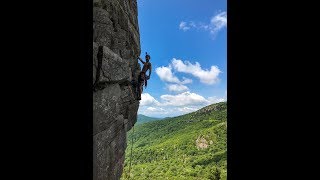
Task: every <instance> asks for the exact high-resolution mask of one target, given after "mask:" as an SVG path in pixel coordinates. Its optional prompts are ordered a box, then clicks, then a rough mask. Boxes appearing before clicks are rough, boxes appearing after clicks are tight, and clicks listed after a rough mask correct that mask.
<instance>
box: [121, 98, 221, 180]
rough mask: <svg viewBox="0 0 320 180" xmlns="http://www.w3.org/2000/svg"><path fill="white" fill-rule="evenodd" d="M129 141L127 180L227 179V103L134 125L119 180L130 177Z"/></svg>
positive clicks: (129, 134)
mask: <svg viewBox="0 0 320 180" xmlns="http://www.w3.org/2000/svg"><path fill="white" fill-rule="evenodd" d="M132 138H133V139H134V144H133V152H132V167H131V173H130V178H133V179H213V180H216V179H223V180H225V179H226V178H227V177H226V176H227V102H221V103H217V104H212V105H209V106H207V107H204V108H202V109H200V110H198V111H195V112H193V113H189V114H186V115H182V116H178V117H174V118H166V119H163V120H160V121H151V122H147V123H143V124H141V125H137V126H136V127H135V132H134V134H132V130H130V131H129V132H128V142H127V144H128V148H127V150H126V160H125V167H124V171H123V174H122V177H121V179H127V178H128V177H129V172H128V171H129V162H130V149H131V139H132ZM129 140H130V141H129Z"/></svg>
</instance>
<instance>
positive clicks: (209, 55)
mask: <svg viewBox="0 0 320 180" xmlns="http://www.w3.org/2000/svg"><path fill="white" fill-rule="evenodd" d="M226 11H227V2H226V0H198V1H194V0H161V1H159V0H138V21H139V29H140V42H141V56H140V57H141V58H142V59H145V58H144V56H145V52H148V53H149V54H150V55H151V60H150V62H151V63H152V74H151V79H150V80H149V81H148V87H147V88H146V89H144V91H143V94H142V99H141V101H140V108H139V113H140V114H144V115H147V116H152V117H173V116H178V115H182V114H186V113H189V112H193V111H195V110H197V109H200V108H202V107H204V106H207V105H209V104H212V103H216V102H220V101H226V98H227V12H226ZM141 67H142V66H141Z"/></svg>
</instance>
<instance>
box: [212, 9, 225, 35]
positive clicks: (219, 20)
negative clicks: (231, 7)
mask: <svg viewBox="0 0 320 180" xmlns="http://www.w3.org/2000/svg"><path fill="white" fill-rule="evenodd" d="M226 26H227V13H226V12H221V13H219V14H217V15H215V16H213V17H212V18H211V21H210V33H211V34H216V33H217V32H218V31H220V30H221V29H222V28H224V27H226Z"/></svg>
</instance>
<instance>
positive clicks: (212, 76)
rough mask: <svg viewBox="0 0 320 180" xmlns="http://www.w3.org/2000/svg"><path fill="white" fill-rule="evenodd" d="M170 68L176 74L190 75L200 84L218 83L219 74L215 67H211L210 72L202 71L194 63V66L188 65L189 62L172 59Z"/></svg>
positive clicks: (197, 64) (198, 65)
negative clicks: (175, 71) (176, 72)
mask: <svg viewBox="0 0 320 180" xmlns="http://www.w3.org/2000/svg"><path fill="white" fill-rule="evenodd" d="M172 66H173V68H174V69H175V70H177V71H178V72H184V73H189V74H192V75H193V76H195V77H197V78H199V79H200V82H202V83H205V84H215V83H217V82H218V80H219V78H218V76H219V74H220V73H221V71H220V69H219V68H218V67H217V66H211V69H210V70H206V69H202V68H201V65H200V64H199V63H198V62H196V63H195V64H192V63H190V62H189V61H185V62H183V61H181V60H178V59H175V58H173V60H172Z"/></svg>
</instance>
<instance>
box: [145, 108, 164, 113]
mask: <svg viewBox="0 0 320 180" xmlns="http://www.w3.org/2000/svg"><path fill="white" fill-rule="evenodd" d="M147 110H148V111H152V112H163V111H165V110H164V109H163V108H155V107H148V108H147Z"/></svg>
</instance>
